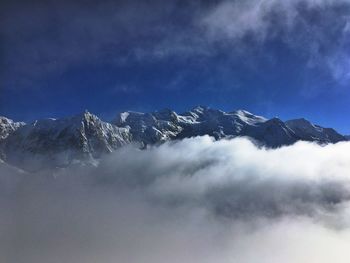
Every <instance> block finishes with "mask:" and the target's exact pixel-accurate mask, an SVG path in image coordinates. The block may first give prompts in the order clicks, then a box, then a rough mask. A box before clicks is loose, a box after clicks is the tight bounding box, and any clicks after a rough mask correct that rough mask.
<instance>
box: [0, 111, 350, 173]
mask: <svg viewBox="0 0 350 263" xmlns="http://www.w3.org/2000/svg"><path fill="white" fill-rule="evenodd" d="M202 135H209V136H212V137H214V138H215V139H216V140H220V139H223V138H233V137H237V136H244V137H248V138H250V139H252V140H253V141H254V142H255V143H256V144H257V145H259V146H265V147H271V148H276V147H281V146H284V145H291V144H293V143H295V142H297V141H299V140H303V141H310V142H316V143H319V144H327V143H337V142H340V141H347V140H349V137H347V136H344V135H341V134H339V133H338V132H337V131H335V130H334V129H332V128H324V127H321V126H319V125H315V124H313V123H311V122H310V121H308V120H306V119H303V118H302V119H294V120H288V121H285V122H284V121H282V120H280V119H279V118H272V119H267V118H264V117H261V116H257V115H254V114H252V113H250V112H248V111H245V110H237V111H232V112H224V111H221V110H217V109H212V108H210V107H206V106H197V107H195V108H193V109H191V110H190V111H187V112H184V113H181V114H178V113H176V112H175V111H172V110H170V109H164V110H161V111H155V112H151V113H142V112H134V111H127V112H122V113H119V114H117V116H116V117H115V118H114V119H113V120H112V121H111V122H105V121H102V120H101V119H100V118H98V117H97V116H96V115H94V114H92V113H89V112H88V111H85V112H84V113H81V114H78V115H75V116H72V117H66V118H60V119H53V118H49V119H42V120H37V121H34V122H33V123H28V124H26V123H23V122H14V121H12V120H10V119H8V118H5V117H0V159H2V160H4V161H5V162H6V163H8V164H12V165H14V166H17V167H20V168H22V169H27V170H38V169H42V168H45V167H65V166H68V165H72V164H82V163H83V164H85V163H90V164H91V163H92V164H93V163H94V162H95V161H96V160H98V159H99V158H100V157H101V156H102V155H104V154H108V153H111V152H113V151H115V150H116V149H118V148H120V147H122V146H124V145H129V144H135V145H137V146H138V147H139V148H146V147H148V146H150V145H157V144H161V143H163V142H166V141H170V140H179V139H183V138H189V137H194V136H202Z"/></svg>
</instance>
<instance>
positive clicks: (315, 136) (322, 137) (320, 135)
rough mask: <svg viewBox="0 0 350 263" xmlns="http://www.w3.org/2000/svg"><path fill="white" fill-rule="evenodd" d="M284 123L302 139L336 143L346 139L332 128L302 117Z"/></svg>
mask: <svg viewBox="0 0 350 263" xmlns="http://www.w3.org/2000/svg"><path fill="white" fill-rule="evenodd" d="M286 125H287V126H288V127H289V128H290V129H292V130H293V131H294V132H295V134H296V135H297V137H298V139H300V140H303V141H316V142H320V143H336V142H340V141H345V140H346V137H345V136H343V135H341V134H339V133H337V132H336V131H335V130H334V129H332V128H323V127H321V126H319V125H315V124H313V123H311V122H309V121H308V120H306V119H303V118H302V119H294V120H289V121H286Z"/></svg>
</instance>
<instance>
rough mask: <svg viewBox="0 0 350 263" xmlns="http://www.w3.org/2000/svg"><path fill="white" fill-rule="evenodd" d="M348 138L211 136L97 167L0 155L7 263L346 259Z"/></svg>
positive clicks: (117, 157) (122, 154) (2, 244)
mask: <svg viewBox="0 0 350 263" xmlns="http://www.w3.org/2000/svg"><path fill="white" fill-rule="evenodd" d="M349 150H350V143H347V142H343V143H338V144H335V145H327V146H319V145H316V144H312V143H306V142H299V143H296V144H294V145H292V146H287V147H282V148H279V149H275V150H272V149H264V148H257V147H256V146H255V145H254V144H252V143H251V142H250V141H249V140H247V139H244V138H237V139H233V140H221V141H214V140H213V139H212V138H210V137H207V136H204V137H197V138H191V139H185V140H182V141H179V142H171V143H166V144H164V145H161V146H159V147H153V148H150V149H147V150H142V151H141V150H138V149H135V148H123V149H121V150H120V151H117V152H115V153H114V154H112V155H109V156H106V157H105V158H103V159H102V160H101V162H100V164H99V166H98V167H70V168H67V169H64V170H59V171H58V170H53V171H45V172H42V173H40V174H26V173H25V172H21V171H18V170H17V169H16V168H13V167H10V166H6V165H5V164H4V163H1V165H0V178H1V182H2V183H1V186H0V187H1V189H0V190H1V193H0V197H1V198H0V200H1V201H0V208H1V211H2V213H1V215H0V252H1V253H0V259H1V261H4V262H10V263H12V262H16V263H22V262H27V263H31V262H33V263H34V262H46V263H56V262H57V263H58V262H62V261H64V262H74V263H80V262H85V263H86V262H87V263H90V262H91V263H92V262H107V263H108V262H164V261H167V262H171V263H172V262H196V261H201V262H208V263H209V262H219V263H221V262H222V263H224V262H225V263H226V262H239V263H241V262H242V263H243V262H253V263H254V262H266V263H267V262H269V263H271V262H281V261H283V262H321V263H322V262H348V261H349V259H350V254H349V253H348V245H349V244H350V231H349V223H348V222H349V216H350V215H349V211H350V210H349V203H348V202H349V199H350V191H349V190H350V189H349V187H350V184H349V183H350V180H349V178H350V157H349V154H348V153H349Z"/></svg>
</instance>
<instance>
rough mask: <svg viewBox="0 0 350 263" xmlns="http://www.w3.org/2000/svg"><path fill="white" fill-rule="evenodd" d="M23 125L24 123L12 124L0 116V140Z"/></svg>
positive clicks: (11, 121) (12, 122)
mask: <svg viewBox="0 0 350 263" xmlns="http://www.w3.org/2000/svg"><path fill="white" fill-rule="evenodd" d="M24 124H25V123H24V122H14V121H13V120H10V119H8V118H5V117H2V116H0V140H3V139H5V138H7V136H9V135H10V134H11V133H12V132H14V131H15V130H17V129H18V128H19V127H21V126H23V125H24Z"/></svg>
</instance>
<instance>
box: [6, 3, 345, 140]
mask: <svg viewBox="0 0 350 263" xmlns="http://www.w3.org/2000/svg"><path fill="white" fill-rule="evenodd" d="M0 5H1V6H0V10H1V11H0V17H1V18H0V20H1V21H0V22H1V25H2V26H1V28H0V37H1V53H0V58H1V60H0V66H1V71H0V74H1V82H0V115H5V116H8V117H10V118H13V119H15V120H25V121H30V120H33V119H35V118H43V117H60V116H66V115H71V114H75V113H78V112H81V111H83V110H85V109H89V110H90V111H91V112H93V113H96V114H98V115H101V116H102V117H103V118H105V119H110V118H113V116H114V114H115V113H116V112H118V111H121V110H139V111H152V110H157V109H162V108H172V109H174V110H176V111H179V112H181V111H184V110H188V109H190V108H191V107H193V106H195V105H199V104H201V105H208V106H210V107H215V108H219V109H222V110H226V111H230V110H234V109H239V108H243V109H246V110H248V111H251V112H253V113H256V114H259V115H264V116H267V117H274V116H278V117H280V118H282V119H283V120H286V119H290V118H297V117H306V118H308V119H310V120H311V121H313V122H315V123H319V124H321V125H324V126H329V127H334V128H336V129H337V130H339V131H341V132H343V133H347V134H350V123H349V121H348V120H349V115H350V107H349V103H350V49H349V44H350V1H349V0H334V1H332V0H285V1H283V2H282V1H277V0H247V1H225V0H218V1H30V0H28V1H15V0H12V1H1V4H0Z"/></svg>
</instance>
